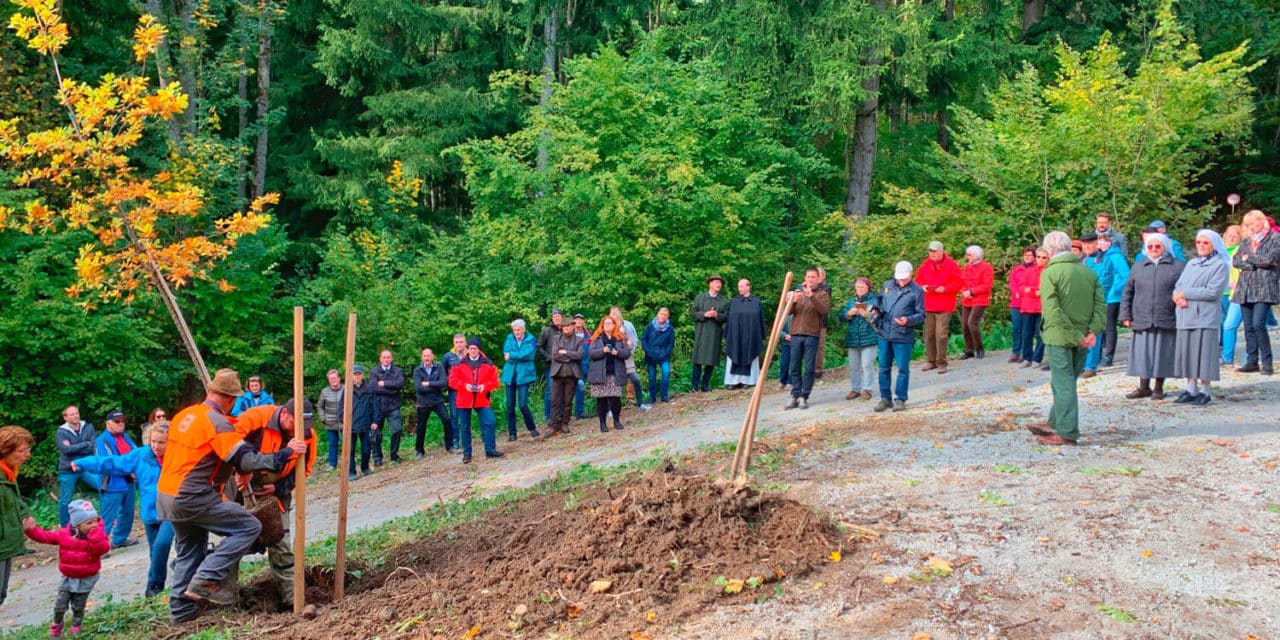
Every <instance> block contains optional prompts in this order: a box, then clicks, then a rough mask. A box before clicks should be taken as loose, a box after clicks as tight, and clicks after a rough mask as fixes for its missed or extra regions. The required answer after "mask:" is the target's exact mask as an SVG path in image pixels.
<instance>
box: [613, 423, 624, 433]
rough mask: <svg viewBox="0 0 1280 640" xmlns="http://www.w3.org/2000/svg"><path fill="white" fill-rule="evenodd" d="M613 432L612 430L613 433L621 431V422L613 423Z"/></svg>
mask: <svg viewBox="0 0 1280 640" xmlns="http://www.w3.org/2000/svg"><path fill="white" fill-rule="evenodd" d="M613 430H614V431H622V423H621V422H615V423H613Z"/></svg>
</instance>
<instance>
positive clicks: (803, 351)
mask: <svg viewBox="0 0 1280 640" xmlns="http://www.w3.org/2000/svg"><path fill="white" fill-rule="evenodd" d="M819 342H820V341H819V339H818V336H805V335H798V334H794V333H793V334H791V397H793V398H804V399H806V400H808V399H809V393H810V392H812V391H813V374H814V366H815V363H816V362H817V360H818V343H819Z"/></svg>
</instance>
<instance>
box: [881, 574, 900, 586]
mask: <svg viewBox="0 0 1280 640" xmlns="http://www.w3.org/2000/svg"><path fill="white" fill-rule="evenodd" d="M880 581H881V582H883V583H885V584H889V585H893V584H898V576H885V577H883V578H880Z"/></svg>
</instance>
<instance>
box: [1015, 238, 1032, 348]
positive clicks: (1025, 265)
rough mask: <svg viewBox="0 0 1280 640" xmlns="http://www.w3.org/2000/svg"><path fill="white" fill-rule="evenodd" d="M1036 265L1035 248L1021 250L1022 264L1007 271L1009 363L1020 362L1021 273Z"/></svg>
mask: <svg viewBox="0 0 1280 640" xmlns="http://www.w3.org/2000/svg"><path fill="white" fill-rule="evenodd" d="M1035 264H1036V248H1035V247H1027V248H1025V249H1023V250H1022V264H1019V265H1017V266H1015V267H1014V268H1012V269H1010V270H1009V324H1010V326H1011V328H1012V331H1013V342H1012V343H1011V344H1012V347H1013V349H1012V350H1013V354H1012V355H1010V356H1009V362H1022V310H1021V307H1022V285H1021V282H1022V273H1023V272H1024V271H1026V270H1027V269H1030V268H1031V267H1034V266H1035Z"/></svg>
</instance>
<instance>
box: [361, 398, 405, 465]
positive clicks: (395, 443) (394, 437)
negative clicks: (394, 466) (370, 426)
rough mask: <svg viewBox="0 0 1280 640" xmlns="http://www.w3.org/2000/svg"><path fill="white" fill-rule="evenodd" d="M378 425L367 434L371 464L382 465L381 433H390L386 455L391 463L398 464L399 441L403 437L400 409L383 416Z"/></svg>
mask: <svg viewBox="0 0 1280 640" xmlns="http://www.w3.org/2000/svg"><path fill="white" fill-rule="evenodd" d="M380 424H381V427H379V428H378V429H375V430H373V431H371V432H369V446H370V447H372V448H373V463H374V464H382V432H383V431H389V432H390V433H391V444H390V446H388V447H387V454H388V455H389V456H390V457H391V460H392V461H393V462H399V461H400V439H401V438H402V437H403V436H404V421H403V419H402V418H401V417H400V409H399V408H395V409H392V410H391V411H388V412H386V413H385V414H383V416H382V420H381V422H380Z"/></svg>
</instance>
